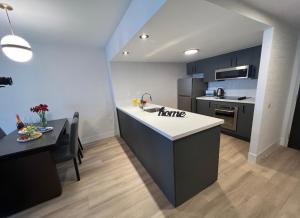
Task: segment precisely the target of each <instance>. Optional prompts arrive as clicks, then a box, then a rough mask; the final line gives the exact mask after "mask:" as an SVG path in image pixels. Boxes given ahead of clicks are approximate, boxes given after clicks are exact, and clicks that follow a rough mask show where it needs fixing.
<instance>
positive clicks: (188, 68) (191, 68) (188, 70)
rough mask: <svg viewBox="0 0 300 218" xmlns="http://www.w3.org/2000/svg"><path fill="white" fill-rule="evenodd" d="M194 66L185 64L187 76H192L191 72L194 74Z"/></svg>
mask: <svg viewBox="0 0 300 218" xmlns="http://www.w3.org/2000/svg"><path fill="white" fill-rule="evenodd" d="M194 66H195V64H194V63H187V64H186V70H187V74H188V75H192V74H193V72H194Z"/></svg>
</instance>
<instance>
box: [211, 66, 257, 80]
mask: <svg viewBox="0 0 300 218" xmlns="http://www.w3.org/2000/svg"><path fill="white" fill-rule="evenodd" d="M250 69H251V67H250V65H244V66H238V67H230V68H224V69H218V70H216V71H215V80H229V79H248V78H250Z"/></svg>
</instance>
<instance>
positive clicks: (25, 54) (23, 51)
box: [0, 3, 32, 62]
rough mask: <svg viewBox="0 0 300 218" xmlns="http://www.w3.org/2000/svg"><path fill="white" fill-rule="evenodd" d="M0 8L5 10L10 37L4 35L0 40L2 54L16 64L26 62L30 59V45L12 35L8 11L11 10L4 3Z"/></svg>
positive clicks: (0, 4)
mask: <svg viewBox="0 0 300 218" xmlns="http://www.w3.org/2000/svg"><path fill="white" fill-rule="evenodd" d="M0 8H1V9H3V10H5V13H6V16H7V20H8V23H9V27H10V32H11V34H10V35H6V36H4V37H3V38H2V39H1V42H0V44H1V47H2V51H3V53H4V54H5V55H6V56H7V57H8V58H9V59H11V60H13V61H16V62H27V61H30V60H31V58H32V50H31V46H30V44H29V43H28V42H27V41H26V40H25V39H23V38H22V37H20V36H16V35H15V34H14V31H13V28H12V25H11V21H10V18H9V16H8V11H12V10H13V8H12V7H11V6H10V5H8V4H5V3H0Z"/></svg>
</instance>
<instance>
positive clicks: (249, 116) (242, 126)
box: [237, 104, 254, 140]
mask: <svg viewBox="0 0 300 218" xmlns="http://www.w3.org/2000/svg"><path fill="white" fill-rule="evenodd" d="M253 113H254V104H239V112H238V122H237V134H238V135H239V136H240V137H243V138H245V139H248V140H250V137H251V130H252V121H253Z"/></svg>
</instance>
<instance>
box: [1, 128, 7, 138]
mask: <svg viewBox="0 0 300 218" xmlns="http://www.w3.org/2000/svg"><path fill="white" fill-rule="evenodd" d="M4 136H6V133H5V132H4V131H3V130H2V129H1V128H0V139H2V138H3V137H4Z"/></svg>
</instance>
